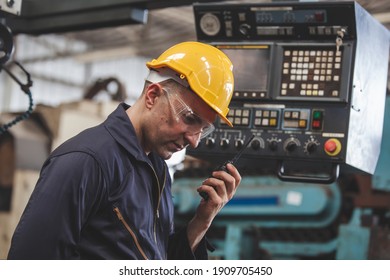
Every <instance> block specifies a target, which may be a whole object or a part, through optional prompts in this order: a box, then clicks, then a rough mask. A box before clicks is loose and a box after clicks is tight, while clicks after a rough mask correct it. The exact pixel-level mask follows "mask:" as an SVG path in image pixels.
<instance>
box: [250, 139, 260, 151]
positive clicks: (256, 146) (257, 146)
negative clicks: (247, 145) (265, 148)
mask: <svg viewBox="0 0 390 280" xmlns="http://www.w3.org/2000/svg"><path fill="white" fill-rule="evenodd" d="M251 147H252V149H253V150H258V149H260V141H259V140H257V139H254V140H253V141H252V143H251Z"/></svg>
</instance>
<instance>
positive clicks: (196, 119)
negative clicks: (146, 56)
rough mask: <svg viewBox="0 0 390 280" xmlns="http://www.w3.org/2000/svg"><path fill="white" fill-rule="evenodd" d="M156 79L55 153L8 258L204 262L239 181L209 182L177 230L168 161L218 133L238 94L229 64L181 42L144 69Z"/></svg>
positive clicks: (218, 177)
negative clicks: (208, 236)
mask: <svg viewBox="0 0 390 280" xmlns="http://www.w3.org/2000/svg"><path fill="white" fill-rule="evenodd" d="M146 65H147V66H148V67H149V69H150V74H149V75H148V77H147V78H146V81H145V85H144V89H143V92H142V94H141V96H140V97H139V99H138V100H137V101H136V102H135V104H134V105H132V106H131V107H130V106H129V105H126V104H124V103H123V104H120V105H119V106H118V108H117V109H116V110H115V111H114V112H113V113H112V114H111V115H110V116H108V118H107V119H106V120H105V121H104V122H103V123H102V124H100V125H98V126H96V127H93V128H90V129H86V130H85V131H84V132H81V133H80V134H78V135H77V136H75V137H73V138H71V139H70V140H68V141H66V142H65V143H64V144H62V145H61V146H60V147H58V148H57V149H56V150H55V151H53V153H52V154H51V155H50V156H49V158H48V159H47V160H46V162H45V163H44V165H43V167H42V170H41V174H40V178H39V180H38V182H37V185H36V187H35V190H34V192H33V194H32V196H31V198H30V201H29V202H28V205H27V207H26V209H25V211H24V213H23V215H22V217H21V220H20V222H19V225H18V226H17V228H16V230H15V233H14V236H13V239H12V244H11V248H10V251H9V255H8V258H9V259H207V241H206V240H205V233H206V232H207V230H208V228H209V227H210V225H211V223H212V221H213V219H214V217H215V216H216V215H217V214H218V212H219V211H220V210H221V208H222V207H223V206H224V205H225V204H226V203H227V202H228V201H229V200H230V199H231V198H232V196H233V195H234V193H235V192H236V189H237V186H238V185H239V183H240V181H241V176H240V174H239V173H238V171H237V169H236V168H235V167H234V166H233V165H231V164H229V165H228V166H227V170H228V172H223V171H216V172H214V173H213V174H212V177H210V178H207V179H205V181H204V182H203V183H202V185H201V186H200V187H198V191H199V192H206V193H207V194H208V197H209V198H208V199H207V200H205V199H201V198H200V203H199V206H198V208H197V210H196V213H195V215H194V217H193V218H192V220H191V221H189V223H188V225H187V227H186V228H184V229H182V230H179V231H175V228H174V216H173V214H174V213H173V210H174V209H173V203H172V198H171V179H170V176H169V173H168V168H167V165H166V163H165V161H164V160H166V159H169V158H170V157H171V156H172V154H173V153H174V152H177V151H180V150H182V149H184V148H185V147H187V146H188V145H190V146H191V147H196V146H197V145H198V143H199V140H200V139H201V138H203V137H205V136H206V135H208V134H209V133H210V132H212V131H213V128H214V126H213V122H214V121H215V119H216V117H217V116H219V117H220V118H222V120H224V121H225V122H226V123H228V124H229V125H231V123H230V122H229V120H228V119H227V118H226V115H227V113H228V111H229V109H228V105H229V102H230V100H231V97H232V91H233V85H234V81H233V74H232V64H231V62H230V60H229V59H228V58H227V57H226V55H225V54H223V53H222V52H221V51H220V50H218V49H217V48H215V47H213V46H210V45H206V44H203V43H199V42H184V43H180V44H177V45H174V46H173V47H171V48H169V49H168V50H166V51H165V52H164V53H162V54H161V55H160V57H159V58H157V59H154V60H152V61H150V62H148V63H147V64H146Z"/></svg>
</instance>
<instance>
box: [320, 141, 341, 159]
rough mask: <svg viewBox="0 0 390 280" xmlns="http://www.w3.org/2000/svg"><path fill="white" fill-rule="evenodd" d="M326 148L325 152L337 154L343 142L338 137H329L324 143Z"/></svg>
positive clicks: (332, 154)
mask: <svg viewBox="0 0 390 280" xmlns="http://www.w3.org/2000/svg"><path fill="white" fill-rule="evenodd" d="M324 150H325V153H327V154H328V155H330V156H336V155H338V154H339V153H340V151H341V143H340V141H339V140H338V139H336V138H330V139H328V140H327V141H326V142H325V144H324Z"/></svg>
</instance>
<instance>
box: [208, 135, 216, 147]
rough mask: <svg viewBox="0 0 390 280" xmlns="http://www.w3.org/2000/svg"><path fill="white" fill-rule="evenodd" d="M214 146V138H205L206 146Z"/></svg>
mask: <svg viewBox="0 0 390 280" xmlns="http://www.w3.org/2000/svg"><path fill="white" fill-rule="evenodd" d="M214 146H215V139H214V138H212V137H209V138H207V139H206V147H208V148H214Z"/></svg>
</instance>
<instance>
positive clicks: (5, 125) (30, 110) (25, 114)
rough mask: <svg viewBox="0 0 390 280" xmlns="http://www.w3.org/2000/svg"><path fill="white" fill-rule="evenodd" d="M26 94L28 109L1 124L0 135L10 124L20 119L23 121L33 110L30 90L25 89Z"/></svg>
mask: <svg viewBox="0 0 390 280" xmlns="http://www.w3.org/2000/svg"><path fill="white" fill-rule="evenodd" d="M26 94H27V95H28V98H29V106H28V109H27V111H26V112H24V113H23V114H22V115H19V116H17V117H16V118H15V119H13V120H12V121H10V122H8V123H6V124H4V125H2V126H1V127H0V135H2V134H3V133H5V132H6V131H7V130H8V129H9V128H10V127H11V126H14V125H15V124H17V123H18V122H20V121H23V120H25V119H28V118H29V117H30V115H31V113H32V111H33V105H34V102H33V98H32V94H31V91H30V90H27V92H26Z"/></svg>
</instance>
